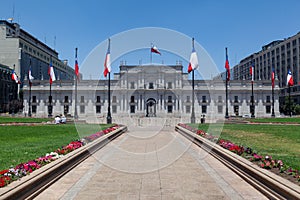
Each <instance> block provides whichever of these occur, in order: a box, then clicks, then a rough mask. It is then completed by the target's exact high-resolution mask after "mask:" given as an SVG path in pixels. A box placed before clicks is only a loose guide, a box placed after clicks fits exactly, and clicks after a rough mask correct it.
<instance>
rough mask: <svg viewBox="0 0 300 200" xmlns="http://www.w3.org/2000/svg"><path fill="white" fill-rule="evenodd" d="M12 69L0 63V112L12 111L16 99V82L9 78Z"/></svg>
mask: <svg viewBox="0 0 300 200" xmlns="http://www.w3.org/2000/svg"><path fill="white" fill-rule="evenodd" d="M11 75H12V71H11V69H10V68H9V67H8V66H5V65H1V64H0V113H6V112H9V113H13V110H12V109H13V108H14V107H16V105H15V104H16V103H17V101H18V89H19V88H18V86H19V85H18V84H17V83H16V82H15V81H13V80H12V79H11Z"/></svg>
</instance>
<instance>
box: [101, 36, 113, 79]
mask: <svg viewBox="0 0 300 200" xmlns="http://www.w3.org/2000/svg"><path fill="white" fill-rule="evenodd" d="M110 71H111V67H110V39H108V48H107V52H106V56H105V62H104V72H103V74H104V77H106V76H107V74H108V73H109V72H110Z"/></svg>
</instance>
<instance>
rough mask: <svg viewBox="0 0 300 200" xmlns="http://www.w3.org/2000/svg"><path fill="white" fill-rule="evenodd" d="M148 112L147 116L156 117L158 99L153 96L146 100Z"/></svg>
mask: <svg viewBox="0 0 300 200" xmlns="http://www.w3.org/2000/svg"><path fill="white" fill-rule="evenodd" d="M146 106H147V112H146V117H156V101H155V99H153V98H149V99H148V100H147V102H146Z"/></svg>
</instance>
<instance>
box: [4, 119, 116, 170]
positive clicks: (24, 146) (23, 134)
mask: <svg viewBox="0 0 300 200" xmlns="http://www.w3.org/2000/svg"><path fill="white" fill-rule="evenodd" d="M109 126H110V125H101V126H100V125H87V124H80V125H76V126H75V125H74V124H60V125H37V126H2V127H0V138H1V151H0V170H2V169H7V168H9V167H10V166H16V165H17V164H20V163H22V162H27V161H29V160H33V159H35V158H38V157H40V156H42V155H45V154H46V153H50V152H52V151H55V150H56V149H57V148H60V147H62V146H65V145H67V144H69V143H70V142H71V141H74V140H78V139H80V138H82V137H84V136H87V135H91V134H93V133H96V132H98V131H100V130H102V129H105V128H107V127H109ZM77 130H78V132H77Z"/></svg>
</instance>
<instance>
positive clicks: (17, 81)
mask: <svg viewBox="0 0 300 200" xmlns="http://www.w3.org/2000/svg"><path fill="white" fill-rule="evenodd" d="M11 79H12V80H13V81H15V82H16V83H17V84H21V82H20V81H19V79H18V76H17V74H16V72H15V70H12V74H11Z"/></svg>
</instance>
